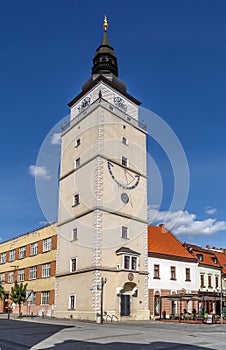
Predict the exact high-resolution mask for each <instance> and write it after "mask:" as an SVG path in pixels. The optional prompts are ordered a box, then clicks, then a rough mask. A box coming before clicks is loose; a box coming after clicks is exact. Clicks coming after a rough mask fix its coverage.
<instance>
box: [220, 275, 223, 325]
mask: <svg viewBox="0 0 226 350" xmlns="http://www.w3.org/2000/svg"><path fill="white" fill-rule="evenodd" d="M222 279H223V273H222V271H221V281H220V282H221V294H220V313H221V324H222V323H223V295H222V294H223V286H222V282H223V281H222Z"/></svg>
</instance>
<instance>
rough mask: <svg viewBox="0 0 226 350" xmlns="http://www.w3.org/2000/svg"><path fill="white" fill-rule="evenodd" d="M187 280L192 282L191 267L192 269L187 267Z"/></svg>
mask: <svg viewBox="0 0 226 350" xmlns="http://www.w3.org/2000/svg"><path fill="white" fill-rule="evenodd" d="M185 281H186V282H191V269H190V267H185Z"/></svg>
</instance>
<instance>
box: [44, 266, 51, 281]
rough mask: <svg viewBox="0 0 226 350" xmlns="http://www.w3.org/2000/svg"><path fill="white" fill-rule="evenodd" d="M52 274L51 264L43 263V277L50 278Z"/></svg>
mask: <svg viewBox="0 0 226 350" xmlns="http://www.w3.org/2000/svg"><path fill="white" fill-rule="evenodd" d="M50 276H51V264H50V263H45V264H42V278H48V277H50Z"/></svg>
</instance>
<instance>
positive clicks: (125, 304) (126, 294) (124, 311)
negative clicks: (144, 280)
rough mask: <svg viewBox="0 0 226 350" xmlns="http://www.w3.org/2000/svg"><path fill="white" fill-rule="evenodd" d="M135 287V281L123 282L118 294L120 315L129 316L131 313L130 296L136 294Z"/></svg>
mask: <svg viewBox="0 0 226 350" xmlns="http://www.w3.org/2000/svg"><path fill="white" fill-rule="evenodd" d="M136 294H137V287H136V283H133V282H126V283H125V284H124V287H123V290H122V293H121V295H120V315H121V316H130V313H131V298H132V296H133V295H134V296H136Z"/></svg>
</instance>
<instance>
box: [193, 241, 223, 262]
mask: <svg viewBox="0 0 226 350" xmlns="http://www.w3.org/2000/svg"><path fill="white" fill-rule="evenodd" d="M186 246H187V247H190V248H192V252H193V254H195V255H196V256H197V258H199V255H202V259H203V260H200V259H199V264H200V265H209V266H214V267H218V268H219V267H221V265H220V260H219V258H218V256H217V254H216V252H214V251H210V250H209V249H205V248H201V247H199V246H197V245H194V244H186ZM214 258H217V263H216V262H214ZM225 263H226V262H225Z"/></svg>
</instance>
